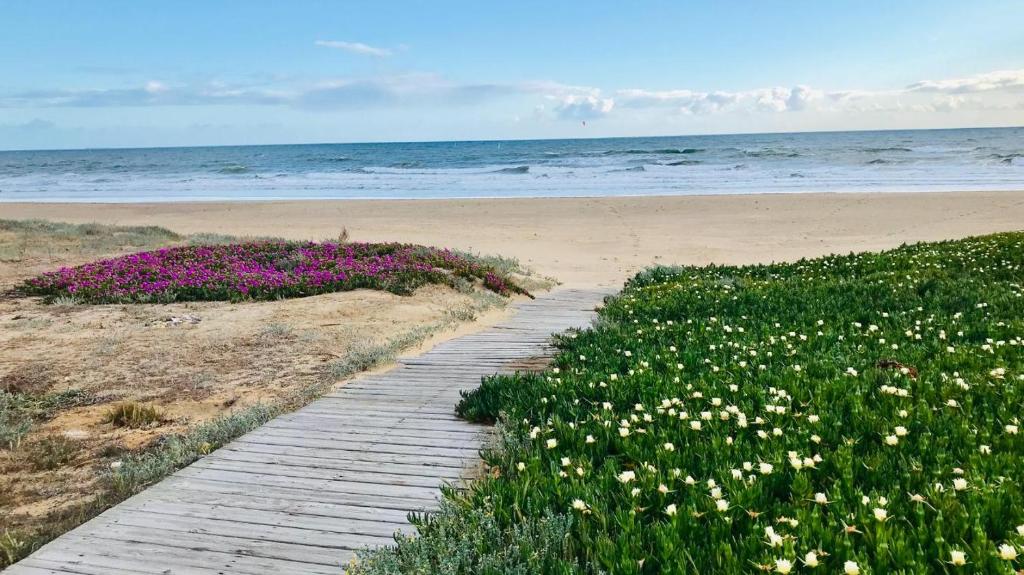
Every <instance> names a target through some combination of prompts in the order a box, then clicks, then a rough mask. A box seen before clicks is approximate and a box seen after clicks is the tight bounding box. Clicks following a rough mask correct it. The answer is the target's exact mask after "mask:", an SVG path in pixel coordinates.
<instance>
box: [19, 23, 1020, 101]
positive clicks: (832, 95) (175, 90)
mask: <svg viewBox="0 0 1024 575" xmlns="http://www.w3.org/2000/svg"><path fill="white" fill-rule="evenodd" d="M318 44H320V45H324V46H328V47H331V48H338V49H342V50H347V51H352V52H355V53H359V54H365V55H369V56H374V57H383V56H385V55H387V54H390V53H391V52H390V51H388V50H385V49H382V48H375V47H372V46H367V45H365V44H359V43H352V42H340V41H326V40H325V41H319V42H318ZM1022 95H1024V70H1001V71H994V72H987V73H981V74H976V75H973V76H967V77H959V78H945V79H934V80H921V81H918V82H914V83H912V84H909V85H906V86H903V87H899V88H894V89H891V90H857V89H853V90H850V89H847V90H827V89H823V88H819V87H812V86H807V85H796V86H793V87H783V86H775V87H762V88H753V89H750V90H740V91H723V90H713V91H701V90H693V89H689V88H680V89H670V90H649V89H644V88H626V89H617V90H605V89H602V88H599V87H593V86H574V85H567V84H561V83H558V82H551V81H534V82H520V83H486V82H481V83H473V82H461V81H456V80H452V79H449V78H446V77H445V76H442V75H440V74H430V73H408V74H397V75H380V76H371V77H341V78H324V79H321V80H314V81H309V82H307V83H294V82H291V83H290V82H289V81H286V80H273V81H263V82H262V83H254V82H249V83H247V82H227V81H217V82H205V83H175V82H171V81H166V80H162V79H152V80H149V81H147V82H144V83H141V84H139V85H133V86H121V87H111V88H95V89H50V90H30V91H22V92H10V93H0V108H7V109H37V108H99V107H105V108H117V107H147V106H280V107H288V108H292V109H296V110H307V111H312V112H316V111H344V110H362V109H369V108H396V109H397V108H403V109H410V110H412V109H420V108H457V107H460V106H462V107H469V106H481V105H485V104H489V103H493V102H495V101H498V100H508V101H509V104H508V106H509V107H510V108H511V109H513V110H515V109H518V110H519V111H522V110H530V109H533V110H535V111H537V112H535V115H540V116H541V117H546V118H548V119H551V120H556V121H557V120H564V121H580V120H597V119H601V118H612V117H621V118H628V117H630V114H647V115H651V114H655V115H659V116H660V117H663V118H673V117H676V118H687V117H689V118H695V117H713V116H716V115H719V116H721V115H731V116H739V117H745V116H753V115H760V116H766V115H767V116H773V115H780V114H804V115H807V114H835V113H845V114H865V113H872V112H901V113H914V112H929V113H953V112H957V113H964V112H969V111H984V110H988V111H993V110H1013V111H1019V110H1022V109H1024V96H1022Z"/></svg>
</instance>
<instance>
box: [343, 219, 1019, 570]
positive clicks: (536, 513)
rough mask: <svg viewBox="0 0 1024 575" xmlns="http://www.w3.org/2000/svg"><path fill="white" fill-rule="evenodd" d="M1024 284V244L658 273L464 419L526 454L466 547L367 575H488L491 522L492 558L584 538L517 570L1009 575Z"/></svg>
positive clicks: (397, 557)
mask: <svg viewBox="0 0 1024 575" xmlns="http://www.w3.org/2000/svg"><path fill="white" fill-rule="evenodd" d="M1022 283H1024V234H1019V233H1018V234H1001V235H995V236H989V237H983V238H973V239H968V240H963V241H955V242H942V243H934V244H917V245H912V246H904V247H901V248H898V249H896V250H892V251H888V252H883V253H868V254H859V255H854V254H851V255H846V256H829V257H825V258H820V259H815V260H802V261H799V262H795V263H786V264H772V265H758V266H744V267H731V266H707V267H682V268H674V269H667V268H658V269H652V270H649V271H647V272H644V273H642V274H640V275H638V276H637V277H635V278H634V279H633V280H631V281H630V282H628V283H627V285H626V287H625V289H624V290H623V292H622V293H621V294H620V295H619V296H618V297H615V298H612V299H611V300H609V301H608V302H607V305H606V307H605V308H604V309H603V310H602V312H601V320H600V321H599V322H598V323H597V324H596V326H595V327H594V328H592V329H589V330H585V331H583V332H580V333H578V334H574V337H573V336H570V337H563V338H560V339H559V341H558V345H559V354H558V356H557V357H556V360H555V363H554V365H553V367H552V368H551V369H550V370H549V371H548V372H546V373H544V374H542V375H540V376H537V375H516V376H500V377H494V378H490V379H488V380H487V381H485V382H484V384H483V385H482V386H481V387H480V388H479V390H477V391H475V392H471V393H468V394H466V395H465V397H464V399H463V401H462V403H461V404H460V406H459V413H461V414H463V415H464V416H466V417H470V418H472V419H475V420H485V421H486V420H490V419H493V418H495V417H497V418H498V419H499V421H501V422H503V423H504V426H505V428H506V432H507V433H508V434H509V436H510V437H511V438H512V440H511V441H508V442H506V443H505V444H503V446H501V447H500V448H498V449H493V450H488V451H486V452H485V453H484V461H485V463H486V464H487V465H488V466H490V468H491V469H490V473H488V474H487V476H486V477H484V478H482V479H480V480H478V481H476V482H474V483H473V484H472V486H471V488H470V489H469V490H468V491H467V492H465V493H464V494H461V495H459V496H458V497H456V496H455V495H454V494H451V493H449V494H448V496H447V497H448V499H449V500H450V501H452V502H453V504H457V505H454V509H456V511H447V512H446V513H455V514H456V515H457V516H458V519H457V520H452V519H448V518H446V519H445V520H444V521H446V522H448V523H452V522H454V524H456V525H463V526H467V528H466V529H447V528H444V527H443V526H435V525H433V524H431V523H429V522H425V523H422V524H421V525H419V531H420V534H419V536H418V537H416V538H411V539H399V540H398V543H397V547H396V548H394V549H391V550H390V551H380V552H376V553H371V554H367V555H365V556H364V558H365V561H364V562H363V563H361V564H360V565H359V566H357V567H356V568H355V569H354V571H355V572H356V573H381V572H389V573H397V572H402V573H417V572H430V571H431V569H430V568H426V567H422V566H423V565H431V564H434V563H436V564H444V561H445V556H444V554H445V553H449V552H450V550H451V549H470V551H464V553H470V554H471V555H472V554H473V553H476V557H475V559H474V558H470V559H466V560H465V561H464V562H462V563H460V565H467V566H472V565H480V564H482V563H480V561H482V560H483V558H484V557H485V556H487V555H488V554H490V553H492V552H493V547H491V546H489V545H484V544H480V545H474V542H475V541H476V539H475V538H476V535H477V534H476V533H474V532H473V529H472V526H474V525H476V524H477V523H475V521H477V519H476V518H477V517H479V516H480V514H483V515H484V516H486V517H487V518H488V521H490V522H493V527H489V528H488V529H492V530H493V532H494V533H495V535H494V537H495V541H498V542H500V543H498V544H496V545H497V546H501V545H509V546H511V545H515V544H524V545H525V543H524V542H522V541H519V540H518V539H517V538H518V537H519V535H517V534H518V533H521V532H522V530H523V529H524V528H525V527H527V526H529V525H531V523H532V522H535V521H537V520H538V519H539V518H544V517H555V516H559V515H568V516H571V517H572V518H573V521H572V522H571V523H570V524H568V526H567V532H566V535H565V536H566V539H567V545H566V546H564V547H557V548H548V547H544V548H537V549H536V555H533V556H530V557H529V558H522V559H521V561H522V562H516V561H515V560H514V559H513V560H511V561H512V562H513V564H514V565H516V566H521V565H525V564H526V563H525V561H527V560H529V561H531V563H530V564H531V565H543V566H548V565H555V566H556V567H554V568H553V569H554V570H555V572H562V573H596V572H611V573H645V574H648V573H649V574H654V573H751V572H757V571H775V572H780V573H786V572H794V573H796V572H816V571H817V572H822V573H843V572H846V573H853V572H857V573H864V574H868V573H945V572H957V571H958V570H962V571H963V572H967V570H970V571H971V572H975V573H1012V572H1014V571H1015V570H1017V569H1020V568H1021V566H1022V565H1021V563H1020V561H1019V560H1018V559H1015V558H1014V557H1015V555H1016V554H1018V553H1019V554H1021V555H1022V556H1024V552H1022V551H1021V548H1022V545H1024V486H1022V483H1021V482H1022V480H1024V479H1022V478H1024V438H1022V436H1021V435H1020V434H1019V431H1018V430H1019V427H1020V426H1021V425H1022V423H1024V422H1022V421H1021V418H1022V415H1021V414H1022V413H1024V288H1022ZM438 538H441V539H443V540H444V541H443V543H444V544H441V543H440V542H439V541H438ZM566 549H568V550H569V553H570V555H569V556H568V557H566V556H565V553H566ZM473 550H475V551H473ZM414 556H415V557H425V556H426V557H429V558H422V559H418V560H417V562H415V563H412V562H403V561H402V559H403V558H405V557H414ZM474 561H477V563H474ZM431 562H434V563H431ZM962 564H963V565H964V566H963V568H962V569H961V565H962ZM506 567H507V565H505V566H503V568H506ZM509 569H510V570H511V568H509ZM457 572H464V573H468V572H484V571H474V569H472V568H465V569H462V570H461V571H457ZM493 572H498V571H493Z"/></svg>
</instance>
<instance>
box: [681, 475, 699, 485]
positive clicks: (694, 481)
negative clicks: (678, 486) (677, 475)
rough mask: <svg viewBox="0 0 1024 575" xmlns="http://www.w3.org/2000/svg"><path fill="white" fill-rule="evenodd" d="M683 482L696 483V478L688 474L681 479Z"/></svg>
mask: <svg viewBox="0 0 1024 575" xmlns="http://www.w3.org/2000/svg"><path fill="white" fill-rule="evenodd" d="M683 483H685V484H687V485H695V484H696V483H697V480H696V479H694V478H693V477H690V476H689V475H687V476H686V479H684V480H683Z"/></svg>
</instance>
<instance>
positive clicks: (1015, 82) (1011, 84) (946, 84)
mask: <svg viewBox="0 0 1024 575" xmlns="http://www.w3.org/2000/svg"><path fill="white" fill-rule="evenodd" d="M1017 90H1024V70H997V71H995V72H986V73H984V74H975V75H974V76H968V77H966V78H949V79H946V80H922V81H920V82H915V83H913V84H911V85H909V86H907V91H909V92H945V93H952V94H963V93H970V92H990V91H1017Z"/></svg>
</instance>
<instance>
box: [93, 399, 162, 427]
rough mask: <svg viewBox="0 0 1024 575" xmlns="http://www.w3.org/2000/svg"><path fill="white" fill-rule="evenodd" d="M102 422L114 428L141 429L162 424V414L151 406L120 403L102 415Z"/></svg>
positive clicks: (130, 402) (128, 402)
mask: <svg viewBox="0 0 1024 575" xmlns="http://www.w3.org/2000/svg"><path fill="white" fill-rule="evenodd" d="M102 421H103V423H109V424H111V425H113V426H114V427H131V428H134V429H142V428H146V427H153V426H156V425H159V424H160V423H162V422H163V421H164V414H163V412H162V411H160V410H159V409H157V408H156V407H154V406H152V405H143V404H141V403H138V402H136V401H122V402H121V403H118V404H116V405H114V406H112V407H110V408H109V409H108V410H107V411H106V412H105V413H104V414H103V420H102Z"/></svg>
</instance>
